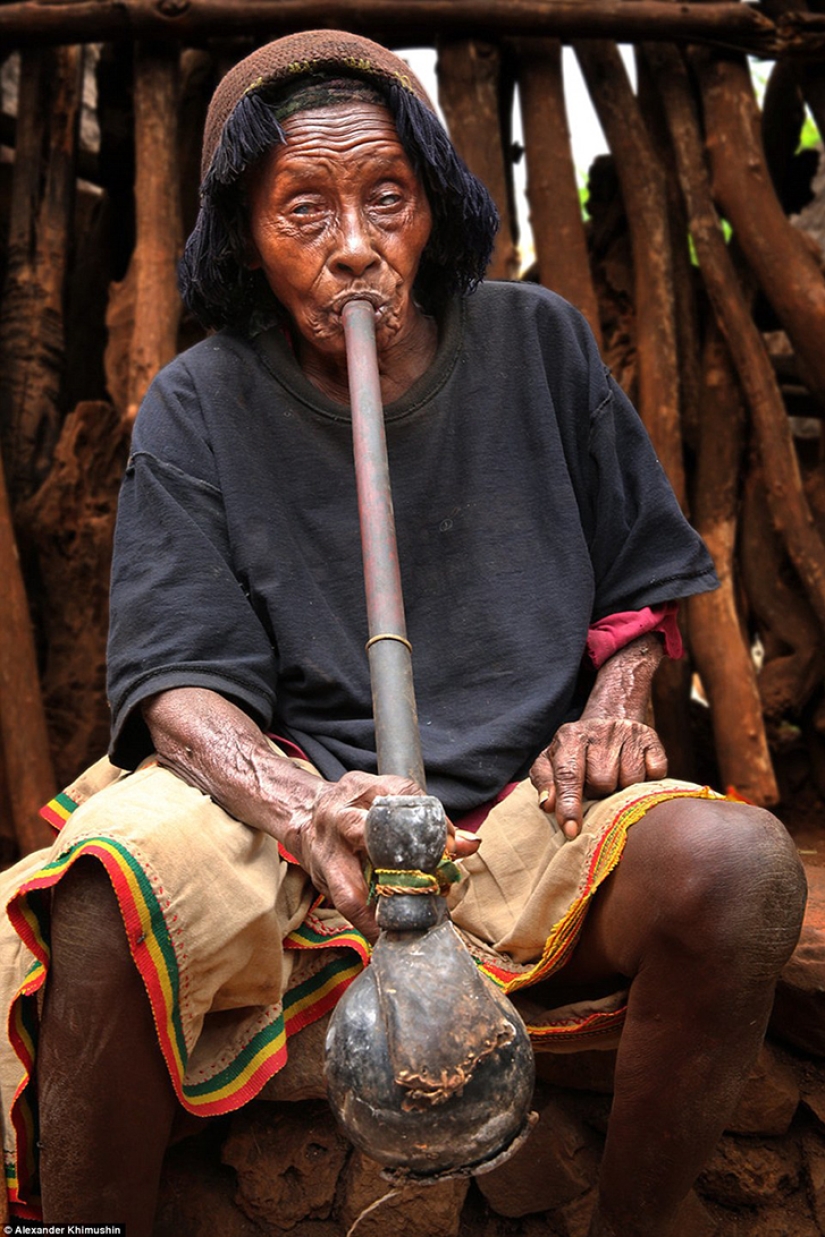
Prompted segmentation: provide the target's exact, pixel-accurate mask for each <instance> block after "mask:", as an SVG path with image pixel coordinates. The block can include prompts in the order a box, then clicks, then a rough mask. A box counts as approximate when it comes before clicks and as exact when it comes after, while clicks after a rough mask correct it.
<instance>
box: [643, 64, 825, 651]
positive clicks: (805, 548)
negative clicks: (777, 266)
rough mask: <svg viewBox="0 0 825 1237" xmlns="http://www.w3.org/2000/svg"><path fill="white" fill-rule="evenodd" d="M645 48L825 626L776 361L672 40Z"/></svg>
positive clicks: (776, 501)
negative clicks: (719, 208)
mask: <svg viewBox="0 0 825 1237" xmlns="http://www.w3.org/2000/svg"><path fill="white" fill-rule="evenodd" d="M645 54H646V55H647V57H648V61H649V63H650V64H651V66H652V68H653V70H654V72H655V74H656V81H657V85H658V89H659V93H660V96H661V98H662V101H663V104H664V107H665V111H666V113H667V118H668V124H669V126H670V131H671V136H672V138H673V147H674V151H675V153H676V160H677V164H678V167H679V179H680V181H681V185H682V192H683V193H684V195H685V202H686V204H687V208H688V215H689V218H690V230H691V235H692V237H693V241H694V244H695V246H696V254H697V257H698V260H699V267H700V270H701V272H702V278H703V279H704V282H705V287H706V288H707V292H708V296H709V297H710V300H711V304H712V305H713V310H714V313H715V315H716V319H717V321H718V323H719V326H720V328H721V330H722V332H723V334H724V335H725V338H726V340H727V342H728V347H729V348H730V352H731V356H732V357H733V361H734V364H735V365H736V369H737V372H738V375H739V381H740V383H741V385H742V389H743V391H744V392H745V395H746V398H747V400H748V405H749V407H750V411H751V417H752V419H753V426H754V432H755V435H756V442H757V446H758V450H759V454H760V457H761V459H762V462H763V465H764V468H765V481H766V487H767V496H768V505H769V508H770V512H771V516H772V518H773V522H774V525H775V527H776V529H777V530H778V531H779V533H780V534H781V536H782V539H783V541H784V543H785V545H786V547H787V550H788V553H789V555H790V558H791V561H792V562H793V564H794V566H795V567H796V570H797V572H798V574H799V578H800V580H801V581H802V583H803V585H804V587H805V591H806V593H807V594H808V597H809V599H810V602H811V605H812V606H813V608H814V611H815V612H816V615H817V618H818V619H819V622H820V624H821V625H822V626H823V628H825V546H823V543H822V539H821V538H820V536H819V533H818V532H817V530H816V527H815V526H814V522H813V518H812V516H811V512H810V508H809V506H808V503H807V501H806V499H805V494H804V492H803V489H802V479H801V477H800V473H799V465H798V462H797V458H796V452H795V449H794V444H793V439H792V437H791V430H790V426H789V425H788V416H787V412H786V410H785V405H784V404H783V402H782V396H781V394H780V392H779V388H778V386H777V383H776V378H775V376H774V372H773V366H772V365H771V362H770V359H769V357H768V355H767V352H766V351H765V346H764V344H763V342H762V338H761V336H760V334H759V332H758V330H757V328H756V326H755V324H754V322H753V319H752V317H751V314H750V311H749V309H748V306H747V305H746V303H745V301H744V299H743V297H742V293H741V290H740V288H739V284H738V281H737V278H736V273H735V271H734V269H733V264H732V262H731V257H730V254H729V253H728V249H727V246H726V244H725V241H724V238H723V235H722V230H721V227H720V224H719V219H718V216H717V214H716V211H715V209H714V206H713V201H712V198H711V192H710V183H709V180H708V175H707V169H706V167H705V163H704V155H703V149H702V141H701V134H700V129H699V120H698V116H697V114H696V111H695V108H694V103H693V96H692V94H691V90H690V85H689V82H688V77H687V71H686V68H685V65H684V63H683V61H682V59H681V57H680V56H679V54H678V52H676V51H675V50H674V49H672V48H665V47H653V45H649V46H648V47H646V48H645Z"/></svg>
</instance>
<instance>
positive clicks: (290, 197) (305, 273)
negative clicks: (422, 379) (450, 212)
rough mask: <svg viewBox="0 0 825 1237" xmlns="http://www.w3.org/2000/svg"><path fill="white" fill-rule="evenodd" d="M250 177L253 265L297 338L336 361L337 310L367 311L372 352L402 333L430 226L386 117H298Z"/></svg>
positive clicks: (361, 113)
mask: <svg viewBox="0 0 825 1237" xmlns="http://www.w3.org/2000/svg"><path fill="white" fill-rule="evenodd" d="M283 131H284V135H285V137H286V144H285V145H281V146H277V147H275V148H274V149H273V150H272V151H270V152H269V153H268V154H267V155H265V156H264V158H263V159H262V160H261V162H260V163H259V164H258V165H257V166H256V168H255V169H254V171H253V172H252V174H251V176H250V182H249V203H250V216H249V224H250V235H251V240H252V245H253V250H254V252H253V258H252V262H251V263H250V265H251V266H253V267H260V269H261V270H263V272H264V274H265V276H266V278H267V281H268V283H269V286H270V287H271V289H272V291H273V292H274V294H275V296H276V297H277V298H278V300H279V301H280V302H281V304H282V305H283V306H284V307H285V308H286V309H287V310H288V312H289V313H290V315H291V317H292V319H293V322H294V324H295V326H296V328H297V330H298V331H299V333H300V335H301V337H302V338H303V340H305V341H306V342H307V343H308V344H309V345H310V346H311V347H312V348H314V349H316V350H318V351H321V352H324V353H327V354H331V355H337V354H341V355H342V354H343V352H344V336H343V327H342V324H341V310H342V309H343V307H344V305H345V304H346V303H347V301H349V300H352V299H353V298H355V297H364V298H366V299H367V300H369V301H370V302H371V303H372V305H373V306H374V308H375V311H376V335H377V340H378V347H379V351H380V350H381V349H382V347H387V346H388V344H391V343H392V341H393V340H394V339H395V338H397V337H398V336H399V335H403V333H404V332H405V331H406V330H408V329H410V327H411V324H412V321H413V319H414V317H415V315H416V313H417V310H416V308H415V306H414V303H413V300H412V287H413V283H414V282H415V277H416V273H417V271H418V263H419V260H420V258H421V254H422V252H423V250H424V247H425V245H426V243H427V240H428V239H429V235H430V229H431V225H432V217H431V214H430V208H429V204H428V202H427V197H426V194H425V192H424V189H423V187H422V185H421V183H420V182H419V180H418V177H417V176H416V174H415V172H414V171H413V168H412V165H411V164H410V161H409V159H408V158H407V155H406V154H405V152H404V150H403V147H402V146H401V143H400V142H399V140H398V135H397V133H396V131H395V125H394V123H393V120H392V117H391V115H390V113H389V112H388V111H387V110H386V109H385V108H383V107H380V106H378V105H376V104H372V103H356V102H352V103H346V104H339V105H335V106H332V107H325V108H319V109H317V110H314V111H307V112H297V113H296V114H295V115H293V116H291V117H290V118H289V119H288V120H286V121H285V122H284V124H283Z"/></svg>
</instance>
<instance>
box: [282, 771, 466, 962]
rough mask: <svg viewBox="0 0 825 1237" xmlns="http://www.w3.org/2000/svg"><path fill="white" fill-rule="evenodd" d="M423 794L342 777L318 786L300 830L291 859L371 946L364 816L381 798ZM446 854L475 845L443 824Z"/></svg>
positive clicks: (396, 781) (364, 776) (385, 781)
mask: <svg viewBox="0 0 825 1237" xmlns="http://www.w3.org/2000/svg"><path fill="white" fill-rule="evenodd" d="M423 793H424V792H423V791H422V790H421V789H420V788H419V787H418V786H416V784H415V783H414V782H411V781H408V780H407V779H405V778H403V777H394V776H383V777H382V776H378V777H376V776H375V775H374V774H371V773H357V772H356V773H345V774H344V776H343V777H342V778H341V780H340V781H338V782H322V783H321V788H320V790H319V792H318V794H317V796H316V798H315V802H314V804H313V806H312V809H311V811H310V813H309V815H308V817H307V819H306V820H305V821H304V822H303V823H302V824H301V825H300V827H299V829H298V832H297V834H296V835H295V836H296V839H297V845H295V846H294V847H293V854H294V855H295V858H296V859H297V860H298V862H299V863H300V865H301V867H302V868H303V869H304V871H305V872H307V873H308V874H309V876H310V877H311V879H312V883H313V885H314V886H315V888H316V889H317V890H318V892H319V893H322V894H324V896H325V897H326V898H327V899H328V900H329V901H330V902H331V903H332V905H333V906H334V907H335V908H336V910H338V911H339V912H340V913H341V914H342V915H343V916H344V918H345V919H348V920H349V922H350V923H351V924H352V925H353V927H355V928H357V929H358V931H359V932H361V933H363V935H364V936H365V937H366V938H367V939H368V940H370V941H374V940H375V939H376V937H377V936H378V928H377V926H376V923H375V909H374V907H371V906H368V905H367V897H368V889H367V882H366V880H365V879H364V866H365V863H366V861H367V846H366V840H365V828H366V821H367V812H368V810H369V808H370V806H371V804H372V802H373V800H374V799H376V798H378V797H379V796H380V795H420V794H423ZM447 833H448V837H447V850H448V851H449V852H450V853H451V854H454V855H456V856H457V857H461V856H463V855H470V854H472V853H473V852H474V851H475V850H477V849H478V845H479V841H478V839H477V838H474V837H472V835H470V834H465V833H462V832H461V831H459V832H458V833H456V830H455V828H454V826H453V825H452V824H451V823H450V822H449V821H448V822H447Z"/></svg>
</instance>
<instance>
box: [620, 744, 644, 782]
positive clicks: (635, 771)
mask: <svg viewBox="0 0 825 1237" xmlns="http://www.w3.org/2000/svg"><path fill="white" fill-rule="evenodd" d="M646 777H647V766H646V759H645V747H644V741H643V740H642V739H641V737H640V736H638V735H634V736H633V737H632V738H629V739H628V740H627V742H626V743H625V745H624V747H623V748H622V757H621V769H620V773H619V785H620V786H621V787H625V786H634V785H635V784H636V782H643V781H645V779H646Z"/></svg>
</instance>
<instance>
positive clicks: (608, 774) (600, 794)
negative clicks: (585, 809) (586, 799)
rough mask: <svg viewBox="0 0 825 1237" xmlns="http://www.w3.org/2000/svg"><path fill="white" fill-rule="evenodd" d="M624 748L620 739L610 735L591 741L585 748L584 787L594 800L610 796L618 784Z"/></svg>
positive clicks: (612, 734)
mask: <svg viewBox="0 0 825 1237" xmlns="http://www.w3.org/2000/svg"><path fill="white" fill-rule="evenodd" d="M623 751H624V748H623V746H622V741H621V737H620V736H618V735H617V734H615V733H612V732H611V734H610V735H609V736H607V737H605V738H604V739H598V738H597V739H591V741H590V743H589V744H588V747H587V769H586V772H585V786H586V787H587V790H588V793H589V794H590V795H591V796H592V798H594V799H603V798H605V796H606V795H612V794H613V791H614V790H615V789H616V787H617V786H618V784H619V777H620V775H621V762H622V755H623Z"/></svg>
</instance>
